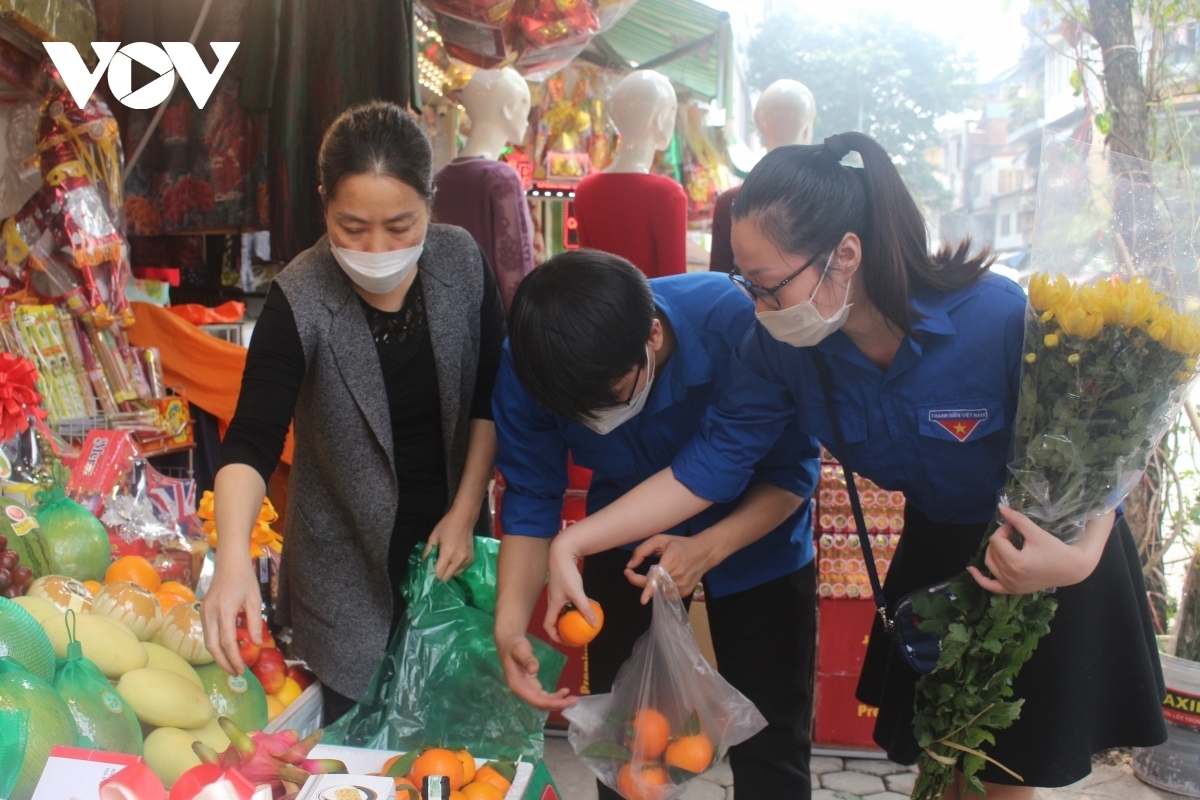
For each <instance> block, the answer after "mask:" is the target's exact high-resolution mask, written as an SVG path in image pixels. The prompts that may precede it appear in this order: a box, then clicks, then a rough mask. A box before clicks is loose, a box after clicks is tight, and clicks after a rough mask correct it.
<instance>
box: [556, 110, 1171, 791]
mask: <svg viewBox="0 0 1200 800" xmlns="http://www.w3.org/2000/svg"><path fill="white" fill-rule="evenodd" d="M851 150H854V151H857V152H858V153H859V155H860V156H861V157H862V162H863V167H862V168H861V169H857V168H851V167H847V166H843V165H842V164H841V161H842V159H843V158H844V157H845V156H846V155H847V153H848V152H849V151H851ZM733 219H734V223H733V248H734V254H735V257H736V263H737V265H738V268H737V269H735V274H733V275H731V277H732V278H733V280H734V281H735V282H737V283H738V284H739V285H740V286H741V287H742V288H743V289H744V290H745V291H746V293H747V294H749V295H750V296H751V297H752V298H753V299H754V300H755V305H756V309H757V316H758V320H759V322H760V324H759V325H758V326H755V328H754V329H753V330H752V331H751V333H750V334H749V335H747V337H746V339H745V340H744V341H743V343H742V345H741V346H740V348H739V351H738V358H737V362H736V364H735V365H734V367H733V371H732V378H731V380H730V382H729V383H728V384H727V385H725V386H724V391H723V392H722V395H721V399H720V401H719V402H718V403H717V405H716V406H714V408H713V409H712V410H711V411H710V412H709V414H708V415H707V417H706V418H705V420H704V423H703V425H702V427H701V432H700V434H699V435H698V436H696V437H695V438H694V439H693V440H692V441H691V442H689V443H688V444H687V445H686V446H685V447H684V448H683V449H682V450H681V452H680V454H679V455H678V456H676V458H675V459H674V461H673V462H672V464H671V467H670V469H667V470H663V471H662V472H660V473H659V474H658V475H656V476H655V477H653V478H652V479H650V480H649V481H647V482H646V483H644V484H642V485H641V486H639V487H638V488H637V489H634V490H632V491H631V492H629V493H627V494H626V495H625V497H623V498H622V499H621V500H620V501H618V502H616V503H614V504H612V505H610V506H609V507H608V508H606V509H604V510H602V511H600V512H599V513H597V514H596V515H594V516H592V517H590V518H588V519H586V520H583V521H582V522H580V523H578V524H576V525H574V526H572V527H571V528H570V529H568V530H567V531H566V532H565V533H564V534H563V535H561V536H559V537H558V539H557V540H556V541H555V543H554V545H553V547H552V548H551V556H550V570H551V580H550V597H549V609H548V612H547V618H546V621H547V624H549V623H550V622H551V620H552V619H553V616H554V615H555V614H556V613H557V612H558V610H559V608H560V607H561V605H562V603H564V602H566V601H572V602H576V603H580V602H582V601H583V600H584V588H585V587H583V586H581V585H580V582H579V578H578V574H577V573H574V571H573V567H572V565H573V563H574V559H575V558H576V557H577V556H586V555H588V554H589V553H592V552H595V551H597V550H604V549H607V548H610V547H614V546H617V545H620V544H622V543H624V542H627V541H637V540H639V539H642V538H644V537H645V536H646V535H647V534H649V533H651V532H654V531H658V530H661V529H664V528H667V527H669V526H671V525H673V524H674V523H675V522H676V521H678V520H679V519H681V518H686V517H688V516H691V515H693V514H696V513H697V512H698V511H700V510H701V509H703V508H705V507H707V506H708V504H709V503H711V502H719V501H722V500H725V499H727V497H728V496H729V494H730V493H735V492H738V491H741V488H742V487H744V486H745V484H746V480H747V478H748V476H749V475H750V474H751V470H752V467H753V465H754V463H755V461H756V460H757V458H758V457H759V456H760V455H761V454H762V453H763V452H765V451H766V450H767V448H769V447H770V446H772V445H773V444H774V443H775V441H776V440H777V438H778V437H780V436H783V435H787V434H786V426H787V425H788V424H789V423H792V422H794V421H797V420H798V421H799V426H800V429H801V430H802V431H804V432H805V433H810V434H812V435H814V436H816V437H817V438H819V439H820V440H821V441H822V442H824V443H825V445H826V446H827V447H829V448H830V449H831V451H832V452H833V454H834V456H835V457H837V458H838V459H839V460H840V461H842V463H844V464H846V465H847V466H848V467H850V468H851V469H853V470H854V471H855V472H858V473H860V474H862V475H864V476H865V477H867V478H870V479H871V480H873V481H875V483H877V484H879V485H880V486H882V487H883V488H885V489H889V490H900V491H903V492H904V493H905V496H906V498H907V507H906V512H905V526H904V535H903V537H902V538H901V541H900V544H899V547H898V548H897V551H896V555H895V558H894V559H893V561H892V565H891V568H890V570H889V572H888V580H887V584H886V586H885V588H884V594H885V596H886V598H887V600H888V603H889V606H890V607H893V608H894V604H895V603H896V602H897V601H898V600H899V599H900V598H901V597H903V596H904V595H905V594H907V593H908V592H910V591H913V590H915V589H917V588H919V587H921V586H925V585H928V584H930V583H934V582H936V581H939V580H943V579H945V578H949V577H952V576H953V575H955V574H957V573H958V572H960V571H961V570H962V569H963V567H964V566H965V565H966V563H967V562H968V560H969V559H970V558H971V556H972V555H973V554H974V552H975V550H976V549H977V547H978V545H979V542H980V539H981V537H982V536H983V533H984V531H985V529H986V527H987V525H988V522H989V521H990V519H991V518H992V517H993V515H994V514H995V513H996V508H997V503H996V497H997V492H998V491H999V490H1000V489H1001V488H1002V487H1003V485H1004V481H1005V464H1006V461H1007V459H1008V455H1009V449H1010V445H1011V440H1012V427H1013V419H1014V415H1015V411H1016V405H1017V395H1018V390H1019V386H1020V366H1021V357H1022V346H1023V333H1024V324H1023V315H1024V312H1025V298H1024V295H1023V294H1022V292H1021V290H1020V289H1019V288H1018V287H1017V286H1016V285H1015V284H1014V283H1012V282H1011V281H1009V280H1007V279H1005V278H1002V277H1000V276H998V275H995V274H993V273H991V272H989V271H988V261H987V260H986V259H984V258H981V257H980V258H974V259H971V258H968V257H967V253H968V245H969V243H968V242H964V243H962V244H961V245H960V246H959V247H958V248H957V249H956V250H952V249H950V248H945V249H943V250H942V251H941V252H939V253H937V254H935V255H930V254H929V252H928V249H927V246H926V239H925V226H924V220H923V219H922V217H921V213H920V211H919V210H918V209H917V206H916V204H915V203H914V202H913V199H912V197H911V196H910V195H909V193H908V190H907V189H906V188H905V186H904V183H903V181H902V180H901V178H900V176H899V174H898V173H897V171H896V169H895V167H894V166H893V165H892V163H891V160H890V159H889V158H888V156H887V153H885V152H884V151H883V149H882V148H881V147H880V146H879V145H878V144H877V143H876V142H875V141H874V140H873V139H871V138H870V137H868V136H866V135H864V134H859V133H844V134H840V135H838V136H833V137H830V138H829V139H826V140H825V144H824V145H820V146H792V147H781V148H779V149H777V150H774V151H773V152H771V153H770V154H768V155H767V156H766V157H765V158H764V159H763V160H762V161H761V162H760V163H759V164H758V165H757V166H756V167H755V168H754V170H753V172H751V174H750V176H749V177H748V178H747V179H746V183H745V185H744V186H743V187H742V190H741V192H740V194H739V196H738V199H737V201H736V203H735V204H734V207H733ZM739 273H740V274H739ZM818 359H822V360H824V361H825V363H826V364H828V367H829V371H830V374H831V375H832V383H833V396H834V404H835V406H836V408H837V414H838V417H839V421H840V424H841V428H842V430H843V433H844V446H839V445H838V443H837V442H836V441H835V438H834V436H833V431H832V426H831V424H830V420H829V416H828V413H829V412H828V411H827V406H826V402H825V398H824V394H823V392H822V390H821V384H820V381H819V380H818V376H817V366H816V364H817V360H818ZM1000 513H1001V515H1002V516H1003V518H1004V521H1005V523H1006V524H1005V526H1004V527H1002V528H1001V529H1000V530H999V531H998V532H997V534H996V535H994V536H993V538H992V540H991V544H990V546H989V548H988V554H987V562H986V563H987V567H988V569H989V571H990V572H991V575H992V577H988V576H985V575H983V574H981V573H979V572H978V571H977V570H976V571H975V573H974V574H975V578H976V580H977V581H978V582H979V583H980V584H981V585H983V586H984V587H985V588H987V589H989V590H990V591H993V592H999V593H1010V594H1017V593H1025V592H1030V591H1035V590H1038V589H1043V588H1048V587H1060V588H1059V589H1058V594H1057V597H1058V601H1059V606H1058V613H1057V615H1056V617H1055V619H1054V622H1053V624H1052V628H1051V632H1050V634H1049V635H1048V636H1046V637H1044V638H1043V639H1042V641H1041V643H1040V645H1039V646H1038V649H1037V650H1036V651H1035V652H1034V654H1033V657H1032V658H1031V659H1030V661H1029V662H1028V663H1026V665H1025V667H1024V669H1023V671H1022V672H1021V674H1020V676H1019V678H1018V679H1017V680H1016V681H1015V683H1014V686H1013V690H1014V693H1015V695H1016V696H1018V697H1023V698H1025V704H1024V707H1023V708H1022V712H1021V717H1020V719H1019V720H1018V721H1017V722H1016V723H1015V724H1014V725H1013V726H1012V727H1010V728H1008V729H1005V730H1001V731H997V732H996V744H995V746H994V747H990V748H989V749H988V753H989V755H990V756H992V757H993V758H995V759H996V760H997V761H999V762H1000V763H1002V764H1004V765H1005V766H1007V767H1009V768H1010V769H1012V770H1014V771H1015V772H1016V773H1017V774H1019V775H1021V776H1023V778H1024V782H1023V783H1021V782H1019V781H1015V780H1014V779H1013V778H1012V777H1011V776H1009V775H1008V774H1007V773H1005V772H1003V771H1002V770H1000V769H998V768H996V767H995V766H993V765H990V764H989V765H988V767H987V768H986V769H985V770H984V772H983V773H982V774H981V777H982V778H983V779H984V781H985V782H986V784H987V790H988V797H989V799H990V800H997V798H999V799H1000V800H1003V799H1004V798H1021V799H1022V800H1030V799H1031V798H1032V797H1033V791H1034V790H1033V788H1032V787H1035V786H1063V785H1067V784H1070V783H1073V782H1075V781H1077V780H1079V779H1080V778H1082V777H1084V776H1085V775H1087V774H1088V772H1089V771H1090V769H1091V756H1092V755H1093V754H1094V753H1096V752H1098V751H1101V750H1104V749H1107V748H1111V747H1117V746H1128V745H1134V746H1150V745H1154V744H1158V743H1160V742H1162V741H1163V740H1164V739H1165V735H1166V734H1165V729H1164V725H1163V721H1162V714H1161V709H1160V706H1159V703H1160V701H1161V698H1162V696H1163V693H1164V687H1163V683H1162V674H1161V670H1160V667H1159V663H1158V658H1157V655H1156V649H1155V645H1154V638H1153V627H1152V625H1151V623H1150V615H1149V608H1148V605H1147V602H1146V591H1145V587H1144V585H1143V582H1142V576H1141V569H1140V565H1139V562H1138V557H1137V552H1136V549H1135V548H1134V545H1133V542H1132V538H1131V537H1130V535H1129V532H1128V528H1127V527H1126V526H1125V525H1124V522H1123V520H1122V521H1121V522H1120V523H1119V524H1117V525H1116V526H1115V527H1114V524H1113V519H1114V518H1113V515H1112V514H1108V515H1105V516H1103V517H1098V518H1096V519H1093V520H1092V521H1091V522H1089V523H1088V525H1087V527H1086V529H1085V532H1084V534H1083V535H1082V537H1081V538H1080V540H1079V541H1077V542H1076V543H1075V544H1073V545H1066V544H1063V543H1062V542H1060V541H1059V540H1058V539H1055V538H1054V537H1052V536H1051V535H1050V534H1048V533H1046V532H1045V531H1043V530H1041V529H1040V528H1038V527H1037V526H1036V525H1034V524H1033V523H1032V522H1031V521H1030V520H1029V519H1028V518H1026V517H1024V516H1023V515H1021V514H1019V513H1016V512H1013V511H1011V510H1009V509H1007V508H1001V509H1000ZM1014 529H1015V530H1017V531H1019V532H1020V533H1022V534H1023V535H1024V536H1025V546H1024V548H1023V549H1020V550H1018V549H1017V548H1016V547H1015V546H1014V545H1013V544H1012V542H1011V541H1010V539H1009V537H1010V535H1011V534H1012V531H1013V530H1014ZM1110 531H1112V532H1114V534H1115V535H1112V536H1110V535H1109V534H1110ZM585 606H586V603H585ZM916 677H917V676H916V674H915V673H914V672H912V671H911V670H910V669H909V668H908V666H907V665H906V664H905V663H904V662H903V660H902V659H901V658H900V657H899V656H898V655H896V654H894V653H893V649H892V645H891V643H890V641H889V637H888V636H887V635H886V634H885V633H884V631H883V629H882V625H881V624H880V622H879V620H878V619H877V620H876V624H875V628H874V629H873V630H872V633H871V639H870V645H869V647H868V652H867V658H866V661H865V663H864V666H863V672H862V676H861V678H860V681H859V686H858V697H859V699H860V700H861V701H862V702H865V703H870V704H871V705H874V706H877V707H878V708H879V717H878V721H877V723H876V727H875V740H876V742H878V743H879V745H880V746H881V747H883V748H884V749H886V750H887V752H888V755H889V757H890V758H891V759H892V760H894V761H898V762H900V763H913V762H914V761H915V760H916V757H917V755H918V752H919V751H918V748H917V743H916V741H915V739H914V737H913V734H912V716H913V696H914V685H915V682H916ZM1014 783H1019V784H1020V785H1013V784H1014ZM945 796H946V797H947V798H957V797H958V796H959V793H958V790H957V789H952V790H950V791H949V792H947V794H946V795H945Z"/></svg>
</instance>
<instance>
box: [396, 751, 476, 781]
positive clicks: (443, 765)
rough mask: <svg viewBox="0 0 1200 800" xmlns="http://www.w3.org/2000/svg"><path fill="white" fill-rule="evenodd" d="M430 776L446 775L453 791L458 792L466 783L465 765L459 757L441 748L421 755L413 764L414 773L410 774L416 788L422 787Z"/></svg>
mask: <svg viewBox="0 0 1200 800" xmlns="http://www.w3.org/2000/svg"><path fill="white" fill-rule="evenodd" d="M429 775H445V776H446V777H447V778H449V779H450V789H451V790H452V791H458V790H459V789H461V788H462V785H463V784H464V783H465V782H466V781H464V780H463V765H462V762H461V761H459V760H458V755H457V754H455V753H454V752H453V751H452V750H445V749H443V748H441V747H435V748H433V749H432V750H426V751H425V752H424V753H421V755H420V756H418V757H417V760H416V761H414V762H413V767H412V772H411V773H409V776H410V777H411V778H412V782H413V784H415V785H416V786H420V785H421V784H422V783H423V782H424V780H425V778H426V776H429Z"/></svg>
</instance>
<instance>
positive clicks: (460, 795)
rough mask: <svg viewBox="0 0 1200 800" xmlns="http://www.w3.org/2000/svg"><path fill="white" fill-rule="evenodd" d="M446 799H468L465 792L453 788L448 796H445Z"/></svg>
mask: <svg viewBox="0 0 1200 800" xmlns="http://www.w3.org/2000/svg"><path fill="white" fill-rule="evenodd" d="M446 800H468V798H467V796H466V795H465V794H463V793H462V792H460V791H458V790H457V789H455V790H454V791H452V792H450V796H449V797H448V798H446Z"/></svg>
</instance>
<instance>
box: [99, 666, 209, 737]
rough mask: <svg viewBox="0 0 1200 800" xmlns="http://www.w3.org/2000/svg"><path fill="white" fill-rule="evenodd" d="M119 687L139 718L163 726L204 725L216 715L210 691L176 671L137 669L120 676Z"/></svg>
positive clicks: (200, 726) (199, 726)
mask: <svg viewBox="0 0 1200 800" xmlns="http://www.w3.org/2000/svg"><path fill="white" fill-rule="evenodd" d="M117 691H118V692H119V693H120V694H121V697H123V698H125V702H127V703H129V705H130V707H132V708H133V713H134V714H136V715H137V718H138V719H139V720H141V721H142V722H144V723H146V724H148V725H155V726H157V727H160V728H203V727H204V726H205V725H207V724H208V723H209V722H210V721H212V718H213V707H212V703H210V702H209V700H208V695H207V694H205V693H204V690H203V689H201V688H200V687H199V686H197V685H196V684H194V683H192V682H191V681H189V680H188V679H187V678H185V677H183V676H182V675H180V674H179V673H177V672H169V671H167V670H165V669H146V668H143V669H135V670H131V671H130V672H126V673H125V674H124V675H122V676H121V682H120V683H118V684H117Z"/></svg>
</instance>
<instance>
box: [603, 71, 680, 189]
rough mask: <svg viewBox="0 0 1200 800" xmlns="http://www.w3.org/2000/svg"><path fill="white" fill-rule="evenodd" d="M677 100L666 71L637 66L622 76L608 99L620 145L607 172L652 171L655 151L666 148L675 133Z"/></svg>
mask: <svg viewBox="0 0 1200 800" xmlns="http://www.w3.org/2000/svg"><path fill="white" fill-rule="evenodd" d="M676 105H677V101H676V99H675V89H674V87H672V86H671V81H670V79H669V78H667V76H666V75H663V74H662V73H660V72H655V71H653V70H638V71H637V72H631V73H630V74H628V75H626V76H625V77H624V78H622V79H621V82H620V83H618V84H617V88H616V89H614V90H613V94H612V99H611V100H610V101H609V109H610V110H609V115H610V116H611V118H612V121H613V125H614V126H615V127H616V129H617V133H619V134H621V143H620V147H619V148H618V150H617V154H616V156H615V157H614V158H613V163H612V165H611V166H610V167H609V168H608V170H606V171H608V172H649V171H650V162H651V161H653V159H654V153H655V152H656V151H658V150H665V149H666V148H667V147H669V146H670V144H671V136H672V135H673V134H674V133H675V112H676Z"/></svg>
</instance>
